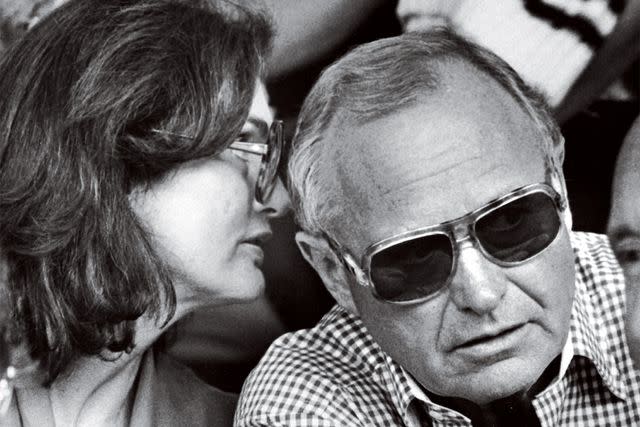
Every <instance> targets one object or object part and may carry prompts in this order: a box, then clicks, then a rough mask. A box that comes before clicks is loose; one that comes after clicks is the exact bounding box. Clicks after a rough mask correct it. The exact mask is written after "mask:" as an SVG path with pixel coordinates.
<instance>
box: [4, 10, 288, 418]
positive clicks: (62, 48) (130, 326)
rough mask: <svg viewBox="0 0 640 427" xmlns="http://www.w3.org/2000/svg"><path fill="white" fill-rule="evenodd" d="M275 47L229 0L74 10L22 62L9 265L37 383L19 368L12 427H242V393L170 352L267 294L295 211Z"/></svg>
mask: <svg viewBox="0 0 640 427" xmlns="http://www.w3.org/2000/svg"><path fill="white" fill-rule="evenodd" d="M210 3H214V5H211V4H210ZM269 43H270V29H269V25H268V22H267V20H266V19H265V18H264V17H263V16H262V15H261V14H259V13H257V12H253V11H250V10H245V9H243V8H241V7H240V6H238V5H236V4H235V3H233V2H231V1H229V2H225V1H222V0H220V1H218V2H208V1H206V0H202V1H194V0H140V1H133V0H72V1H71V2H70V3H67V4H66V5H63V6H62V7H61V8H60V9H58V10H56V11H55V12H53V13H52V14H51V15H50V16H48V17H47V18H45V19H44V20H42V21H41V22H40V23H39V24H37V25H36V26H35V27H34V28H33V29H32V30H31V31H29V32H28V33H27V34H26V36H25V38H24V39H22V40H21V41H20V42H19V43H17V44H15V45H13V46H12V47H11V48H10V50H8V51H7V52H6V53H5V56H4V57H3V59H2V63H0V76H2V78H1V81H0V93H2V94H3V95H2V99H1V100H0V123H1V124H2V125H1V126H0V251H1V252H2V254H3V256H2V258H3V262H4V263H5V266H6V272H7V278H6V286H7V289H8V294H9V299H10V303H11V304H10V306H11V307H12V308H13V313H12V329H11V336H12V337H13V339H14V341H15V340H18V339H22V343H23V345H24V346H25V347H26V348H27V349H28V352H29V354H30V355H31V357H32V358H33V359H34V360H35V361H36V362H37V363H38V370H37V372H38V373H39V376H38V377H37V378H35V377H34V376H33V375H26V376H25V378H21V376H20V374H19V372H20V369H18V375H17V376H16V379H15V392H14V395H13V399H12V402H11V406H10V407H9V409H8V412H7V414H6V415H5V417H4V418H3V419H2V421H1V422H2V423H4V424H6V425H25V426H27V425H29V426H32V425H37V426H48V425H55V426H58V425H60V426H62V425H64V426H67V425H81V426H83V425H91V426H99V425H105V426H107V425H108V426H118V425H130V424H131V425H136V426H138V425H149V426H158V425H189V426H191V425H230V424H231V418H232V413H233V406H234V403H235V400H234V397H233V396H230V395H227V394H225V393H223V392H220V391H217V390H215V389H213V388H211V387H208V386H207V385H205V384H204V383H202V382H200V381H199V380H198V379H197V378H196V377H195V376H194V375H193V374H192V373H191V372H190V371H189V370H188V369H186V368H183V367H182V366H180V365H179V364H177V363H176V362H173V361H171V360H170V359H168V358H167V357H166V356H164V355H162V354H160V353H158V352H156V351H154V349H153V347H152V345H153V343H154V341H155V340H156V339H157V338H158V337H159V335H160V334H161V333H162V332H163V331H164V330H166V328H167V327H169V326H170V325H171V324H173V323H174V322H175V321H176V320H178V319H180V318H181V317H183V316H184V315H185V314H187V313H189V312H190V311H192V310H193V309H195V308H198V307H200V306H204V305H221V304H230V303H235V302H241V301H246V300H251V299H253V298H255V297H256V296H258V295H259V294H260V293H261V291H262V288H263V286H264V278H263V275H262V272H261V270H260V267H261V263H262V260H263V252H262V248H261V246H262V245H263V243H264V242H265V241H266V240H267V239H268V238H269V237H270V233H271V231H270V228H269V220H270V219H271V218H274V217H276V216H278V215H281V214H282V213H283V211H284V210H285V209H286V207H287V204H288V200H287V198H286V194H285V192H284V190H283V187H282V184H281V183H280V182H279V181H278V179H277V178H276V174H275V170H276V167H277V162H278V159H279V147H278V145H279V142H280V141H281V137H280V136H281V132H279V131H278V129H276V128H274V130H272V131H271V132H269V127H268V122H269V121H270V118H269V110H268V107H267V105H266V99H265V93H264V88H263V87H262V86H261V85H260V84H259V83H256V82H258V81H259V80H258V79H259V76H260V71H261V68H262V61H263V58H264V56H265V54H266V52H267V49H268V46H269ZM267 137H269V138H267ZM267 140H268V143H267V144H265V143H266V142H267ZM239 141H240V142H239ZM262 153H266V154H262ZM16 337H18V338H16ZM18 368H19V366H18Z"/></svg>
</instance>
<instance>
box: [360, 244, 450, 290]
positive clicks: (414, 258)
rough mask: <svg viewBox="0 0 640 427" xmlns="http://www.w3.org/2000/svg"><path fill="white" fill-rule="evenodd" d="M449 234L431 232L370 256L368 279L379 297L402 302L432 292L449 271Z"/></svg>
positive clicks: (443, 280) (444, 280) (445, 278)
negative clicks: (369, 276) (369, 275)
mask: <svg viewBox="0 0 640 427" xmlns="http://www.w3.org/2000/svg"><path fill="white" fill-rule="evenodd" d="M452 260H453V250H452V247H451V242H450V240H449V237H448V236H446V235H444V234H432V235H428V236H423V237H419V238H416V239H413V240H409V241H407V242H403V243H400V244H397V245H395V246H392V247H390V248H387V249H384V250H382V251H380V252H378V253H377V254H375V255H374V256H373V257H372V258H371V272H370V274H371V282H372V283H373V286H374V287H375V290H376V294H377V296H378V297H379V298H381V299H383V300H386V301H392V302H406V301H412V300H417V299H421V298H424V297H427V296H429V295H431V294H434V293H435V292H437V291H438V290H440V289H441V288H442V287H443V286H444V285H445V284H446V283H447V280H448V278H449V275H450V273H451V266H452Z"/></svg>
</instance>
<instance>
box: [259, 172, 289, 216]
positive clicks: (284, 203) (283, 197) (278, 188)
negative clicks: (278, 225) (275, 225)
mask: <svg viewBox="0 0 640 427" xmlns="http://www.w3.org/2000/svg"><path fill="white" fill-rule="evenodd" d="M263 206H264V208H265V209H266V211H267V216H268V217H269V218H278V217H281V216H284V215H285V214H286V213H287V212H289V210H290V209H291V200H290V199H289V194H288V193H287V190H286V189H285V188H284V184H283V183H282V181H281V180H280V178H278V179H277V180H276V183H275V186H274V187H273V190H272V191H271V194H270V195H269V198H268V199H267V200H266V201H265V202H264V205H263Z"/></svg>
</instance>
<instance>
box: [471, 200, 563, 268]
mask: <svg viewBox="0 0 640 427" xmlns="http://www.w3.org/2000/svg"><path fill="white" fill-rule="evenodd" d="M559 230H560V218H559V216H558V212H557V210H556V206H555V203H554V201H553V199H552V198H551V197H550V196H549V195H548V194H546V193H543V192H538V193H532V194H529V195H527V196H524V197H521V198H519V199H516V200H514V201H512V202H510V203H508V204H506V205H504V206H501V207H499V208H497V209H496V210H494V211H492V212H490V213H488V214H487V215H485V216H483V217H482V218H480V219H479V220H478V221H477V222H476V225H475V232H476V237H477V238H478V241H479V242H480V244H481V245H482V247H483V248H484V250H485V251H486V252H487V253H489V254H490V255H491V256H492V257H494V258H496V259H497V260H500V261H503V262H507V263H509V262H520V261H524V260H526V259H528V258H531V257H532V256H534V255H536V254H538V253H540V252H541V251H542V250H544V249H545V248H546V247H547V246H549V244H551V242H553V240H554V239H555V238H556V236H557V235H558V231H559Z"/></svg>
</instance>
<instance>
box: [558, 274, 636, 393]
mask: <svg viewBox="0 0 640 427" xmlns="http://www.w3.org/2000/svg"><path fill="white" fill-rule="evenodd" d="M595 310H596V307H594V305H593V303H592V302H591V301H590V295H589V293H588V290H587V284H586V282H585V279H584V277H583V273H582V272H581V271H576V293H575V297H574V303H573V307H572V310H571V329H570V338H571V344H572V346H573V354H574V357H584V358H586V359H587V360H589V361H590V362H591V363H592V364H593V366H594V367H595V369H596V371H597V372H598V374H599V375H600V377H601V378H602V381H603V382H604V384H605V385H606V386H607V388H608V389H609V390H610V391H611V392H612V393H613V394H615V395H616V396H617V397H618V398H620V399H626V397H627V386H626V384H625V382H624V380H623V378H622V375H621V372H620V370H619V369H618V368H617V363H616V360H615V358H614V356H613V355H612V354H611V353H610V352H608V351H606V345H604V343H606V342H607V341H608V339H607V338H606V337H602V336H600V334H599V329H598V327H594V325H600V324H601V323H602V321H601V319H596V318H595V316H596V313H595Z"/></svg>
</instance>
